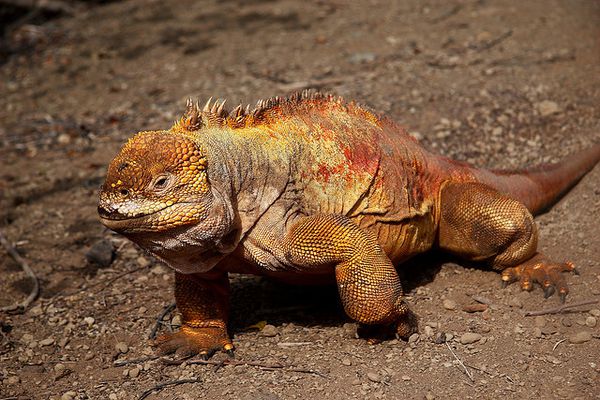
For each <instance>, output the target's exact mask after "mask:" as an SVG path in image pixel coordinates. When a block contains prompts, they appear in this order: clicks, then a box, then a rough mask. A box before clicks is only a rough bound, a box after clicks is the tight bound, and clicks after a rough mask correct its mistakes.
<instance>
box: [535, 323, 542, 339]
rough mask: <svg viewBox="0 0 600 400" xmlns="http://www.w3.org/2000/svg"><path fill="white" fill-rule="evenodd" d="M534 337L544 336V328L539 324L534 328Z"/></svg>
mask: <svg viewBox="0 0 600 400" xmlns="http://www.w3.org/2000/svg"><path fill="white" fill-rule="evenodd" d="M533 337H536V338H538V339H539V338H541V337H542V330H541V329H540V328H539V327H537V326H536V327H535V328H533Z"/></svg>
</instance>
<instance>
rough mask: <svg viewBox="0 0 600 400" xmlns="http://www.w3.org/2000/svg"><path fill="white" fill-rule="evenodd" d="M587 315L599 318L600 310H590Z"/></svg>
mask: <svg viewBox="0 0 600 400" xmlns="http://www.w3.org/2000/svg"><path fill="white" fill-rule="evenodd" d="M589 313H590V315H592V316H594V317H600V310H599V309H597V308H592V309H591V310H590V311H589Z"/></svg>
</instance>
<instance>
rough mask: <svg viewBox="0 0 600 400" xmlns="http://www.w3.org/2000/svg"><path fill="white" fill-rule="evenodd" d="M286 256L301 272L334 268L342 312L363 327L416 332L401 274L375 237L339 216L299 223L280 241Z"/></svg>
mask: <svg viewBox="0 0 600 400" xmlns="http://www.w3.org/2000/svg"><path fill="white" fill-rule="evenodd" d="M282 245H283V250H284V254H285V257H286V259H287V260H288V261H289V262H291V263H292V264H293V265H294V266H296V267H298V268H302V269H304V270H305V271H309V270H310V269H316V268H321V267H324V266H325V267H326V266H334V267H335V275H336V281H337V285H338V290H339V293H340V297H341V299H342V303H343V306H344V310H345V311H346V313H347V314H348V315H349V316H350V317H351V318H352V319H354V320H356V321H357V322H359V323H361V324H364V325H369V326H373V325H377V326H386V327H389V326H391V327H392V328H393V329H394V330H395V332H396V333H397V334H398V335H399V336H401V337H408V336H410V334H411V333H413V332H414V331H415V328H416V326H415V320H414V317H413V315H412V313H411V312H410V310H409V309H408V307H407V306H406V304H405V303H404V302H403V301H402V286H401V284H400V278H399V277H398V273H397V272H396V269H395V268H394V266H393V265H392V262H391V261H390V259H389V258H388V257H387V255H386V254H385V253H384V252H383V250H382V249H381V247H380V246H379V244H378V243H377V241H376V240H375V238H374V237H373V236H372V235H371V234H370V233H367V232H365V231H363V230H361V229H360V228H359V227H358V226H357V225H356V224H355V223H354V222H352V221H351V220H350V219H349V218H347V217H345V216H342V215H329V214H328V215H315V216H311V217H305V218H303V219H301V220H300V221H298V222H297V223H296V224H295V225H294V226H293V227H292V228H291V229H290V231H289V233H288V234H287V235H286V237H285V239H284V240H283V243H282Z"/></svg>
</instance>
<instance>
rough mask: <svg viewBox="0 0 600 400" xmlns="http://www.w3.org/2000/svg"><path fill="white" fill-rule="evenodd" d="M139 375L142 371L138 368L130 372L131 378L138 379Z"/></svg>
mask: <svg viewBox="0 0 600 400" xmlns="http://www.w3.org/2000/svg"><path fill="white" fill-rule="evenodd" d="M139 374H140V369H139V368H138V367H133V368H131V369H130V370H129V377H130V378H137V377H138V375H139Z"/></svg>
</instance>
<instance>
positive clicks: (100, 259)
mask: <svg viewBox="0 0 600 400" xmlns="http://www.w3.org/2000/svg"><path fill="white" fill-rule="evenodd" d="M114 258H115V248H114V247H113V245H112V243H111V242H109V241H108V240H106V239H102V240H99V241H97V242H96V243H94V244H93V245H92V247H90V249H89V250H88V251H87V253H85V259H86V260H87V261H88V262H89V263H90V264H94V265H97V266H98V267H100V268H107V267H109V266H110V264H112V262H113V260H114Z"/></svg>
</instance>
